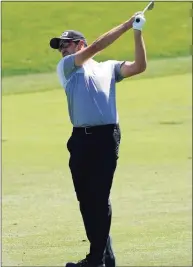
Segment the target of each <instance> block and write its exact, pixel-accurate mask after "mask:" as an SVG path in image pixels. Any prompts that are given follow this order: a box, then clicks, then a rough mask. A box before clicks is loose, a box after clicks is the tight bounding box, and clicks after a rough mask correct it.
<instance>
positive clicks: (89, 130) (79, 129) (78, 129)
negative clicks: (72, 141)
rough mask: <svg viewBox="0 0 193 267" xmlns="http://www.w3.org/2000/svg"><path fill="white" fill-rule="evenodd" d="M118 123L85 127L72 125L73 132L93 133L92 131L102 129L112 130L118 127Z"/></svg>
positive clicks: (95, 131) (97, 131) (100, 130)
mask: <svg viewBox="0 0 193 267" xmlns="http://www.w3.org/2000/svg"><path fill="white" fill-rule="evenodd" d="M118 128H119V125H118V124H105V125H97V126H86V127H73V133H80V134H94V133H100V132H101V133H103V132H104V131H106V132H107V131H112V130H114V129H118Z"/></svg>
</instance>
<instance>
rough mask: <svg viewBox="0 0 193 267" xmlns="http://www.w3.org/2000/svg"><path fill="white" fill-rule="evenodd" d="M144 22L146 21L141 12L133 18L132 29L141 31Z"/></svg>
mask: <svg viewBox="0 0 193 267" xmlns="http://www.w3.org/2000/svg"><path fill="white" fill-rule="evenodd" d="M145 22H146V19H145V17H144V15H143V14H142V12H137V13H136V15H135V18H134V22H133V29H134V30H138V31H142V28H143V25H144V24H145Z"/></svg>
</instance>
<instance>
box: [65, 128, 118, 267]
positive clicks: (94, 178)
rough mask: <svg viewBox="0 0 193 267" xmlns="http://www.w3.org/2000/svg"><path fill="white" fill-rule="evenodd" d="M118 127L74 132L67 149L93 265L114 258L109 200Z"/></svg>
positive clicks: (80, 129)
mask: <svg viewBox="0 0 193 267" xmlns="http://www.w3.org/2000/svg"><path fill="white" fill-rule="evenodd" d="M120 138H121V134H120V129H119V126H118V125H105V126H95V127H91V128H87V129H85V128H73V132H72V136H71V137H70V139H69V140H68V143H67V148H68V150H69V152H70V160H69V167H70V170H71V173H72V179H73V183H74V188H75V191H76V195H77V199H78V201H79V205H80V211H81V214H82V217H83V221H84V225H85V230H86V234H87V237H88V240H89V241H90V253H89V254H88V256H87V258H88V259H90V261H91V262H93V263H97V264H98V263H102V262H104V256H105V255H108V254H109V255H111V254H112V251H111V244H110V240H109V232H110V226H111V215H112V210H111V203H110V200H109V195H110V190H111V186H112V181H113V176H114V172H115V169H116V166H117V159H118V150H119V144H120Z"/></svg>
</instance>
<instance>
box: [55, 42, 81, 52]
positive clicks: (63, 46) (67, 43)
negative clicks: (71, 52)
mask: <svg viewBox="0 0 193 267" xmlns="http://www.w3.org/2000/svg"><path fill="white" fill-rule="evenodd" d="M79 42H80V40H78V41H72V40H69V41H67V40H60V42H59V47H58V49H59V50H61V49H63V48H64V49H66V48H68V47H69V46H70V45H71V44H72V43H75V44H78V43H79Z"/></svg>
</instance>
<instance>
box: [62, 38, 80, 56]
mask: <svg viewBox="0 0 193 267" xmlns="http://www.w3.org/2000/svg"><path fill="white" fill-rule="evenodd" d="M77 45H78V44H77V42H76V43H75V42H73V41H71V40H69V41H68V40H60V43H59V48H58V51H59V52H60V53H61V54H62V56H63V57H65V56H67V55H71V54H74V53H75V52H76V51H77Z"/></svg>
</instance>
